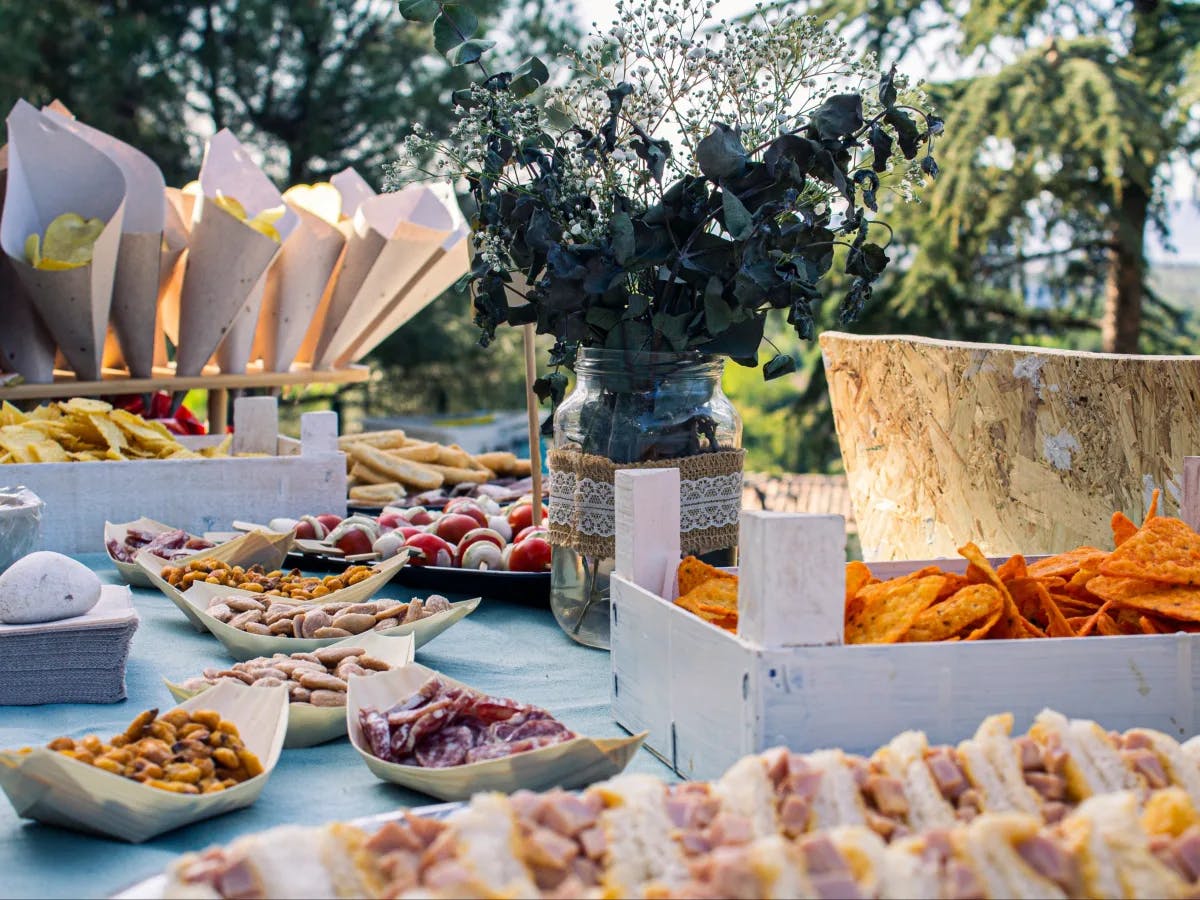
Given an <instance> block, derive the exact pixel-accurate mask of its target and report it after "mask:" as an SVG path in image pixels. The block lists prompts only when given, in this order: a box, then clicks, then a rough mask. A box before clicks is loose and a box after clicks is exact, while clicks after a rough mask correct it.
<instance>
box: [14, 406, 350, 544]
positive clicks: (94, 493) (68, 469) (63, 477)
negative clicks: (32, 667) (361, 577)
mask: <svg viewBox="0 0 1200 900" xmlns="http://www.w3.org/2000/svg"><path fill="white" fill-rule="evenodd" d="M300 427H301V438H300V440H299V441H296V440H294V439H291V438H287V437H282V436H280V435H279V418H278V409H277V405H276V401H275V399H274V398H273V397H244V398H241V399H239V400H238V401H236V403H235V405H234V440H233V449H234V451H235V452H246V453H269V454H271V455H270V456H267V457H252V458H244V459H237V458H232V457H230V458H223V459H163V460H129V461H126V462H121V461H116V460H111V461H105V462H72V463H30V464H15V465H7V466H0V485H3V486H15V485H25V486H26V487H28V488H29V489H30V490H32V491H33V492H34V493H35V494H37V495H38V496H39V497H40V498H41V499H42V501H43V502H44V503H45V504H46V506H45V509H43V510H42V536H41V540H40V542H39V547H40V549H43V550H56V551H58V552H59V553H66V554H70V555H77V554H81V553H101V552H103V551H104V523H105V521H106V520H107V521H110V522H130V521H133V520H134V519H138V518H140V517H142V516H147V517H149V518H151V519H157V520H158V521H160V522H166V523H167V524H169V525H173V526H175V527H177V528H182V529H184V530H186V531H190V532H192V533H193V534H203V533H204V532H206V531H228V530H229V529H230V528H231V526H232V524H233V520H234V519H243V520H250V521H261V522H265V521H267V520H268V519H270V518H272V517H274V516H291V517H299V516H302V515H309V514H312V515H315V514H319V513H322V512H335V513H340V514H344V513H345V510H346V458H345V455H344V454H342V453H340V452H339V451H338V449H337V429H338V420H337V414H336V413H332V412H316V413H306V414H305V415H303V416H302V417H301V426H300ZM180 440H181V443H183V444H185V445H186V446H188V447H190V448H192V449H199V448H200V447H203V446H208V445H212V444H215V443H219V442H220V440H221V437H220V436H219V435H211V436H204V437H195V438H189V437H185V438H181V439H180Z"/></svg>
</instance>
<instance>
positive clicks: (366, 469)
mask: <svg viewBox="0 0 1200 900" xmlns="http://www.w3.org/2000/svg"><path fill="white" fill-rule="evenodd" d="M350 477H351V478H353V479H354V480H355V481H356V482H357V483H359V484H389V483H391V482H393V481H395V479H394V478H392V477H391V476H388V475H384V474H383V473H382V472H379V471H377V470H375V469H372V468H371V467H370V466H368V465H364V464H363V463H361V462H356V463H355V464H354V468H353V469H351V470H350Z"/></svg>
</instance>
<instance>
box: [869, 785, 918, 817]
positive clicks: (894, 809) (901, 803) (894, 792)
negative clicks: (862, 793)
mask: <svg viewBox="0 0 1200 900" xmlns="http://www.w3.org/2000/svg"><path fill="white" fill-rule="evenodd" d="M866 790H867V791H868V792H869V793H870V794H871V797H872V799H873V800H874V801H875V808H876V809H878V810H879V812H880V813H882V814H883V815H885V816H900V817H907V816H908V797H906V796H905V794H904V785H903V784H901V783H900V780H899V779H897V778H892V777H891V776H889V775H872V776H870V778H868V779H867V787H866Z"/></svg>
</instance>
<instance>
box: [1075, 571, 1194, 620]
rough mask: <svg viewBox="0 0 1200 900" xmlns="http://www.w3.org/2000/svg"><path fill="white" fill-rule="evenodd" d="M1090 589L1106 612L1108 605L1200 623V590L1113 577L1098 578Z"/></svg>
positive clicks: (1137, 579) (1091, 584)
mask: <svg viewBox="0 0 1200 900" xmlns="http://www.w3.org/2000/svg"><path fill="white" fill-rule="evenodd" d="M1088 587H1089V588H1090V589H1091V591H1092V592H1093V593H1094V594H1095V595H1096V596H1097V597H1100V598H1102V599H1103V600H1104V606H1101V607H1100V609H1101V610H1102V611H1105V612H1107V609H1106V608H1107V607H1108V606H1110V605H1116V606H1123V607H1125V608H1126V609H1136V610H1138V611H1140V612H1148V613H1155V614H1156V615H1160V616H1163V617H1165V618H1168V619H1180V620H1182V621H1184V622H1200V588H1196V587H1191V586H1188V585H1173V584H1161V583H1159V582H1157V581H1147V580H1144V579H1141V578H1114V577H1112V576H1109V575H1098V576H1097V577H1095V578H1093V579H1092V580H1091V582H1089V585H1088Z"/></svg>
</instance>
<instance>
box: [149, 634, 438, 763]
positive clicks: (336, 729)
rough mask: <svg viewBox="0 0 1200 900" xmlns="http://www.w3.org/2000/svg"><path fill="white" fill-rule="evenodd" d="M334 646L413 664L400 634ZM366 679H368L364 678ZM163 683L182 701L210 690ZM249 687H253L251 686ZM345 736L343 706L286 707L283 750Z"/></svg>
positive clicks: (360, 637) (408, 638) (409, 641)
mask: <svg viewBox="0 0 1200 900" xmlns="http://www.w3.org/2000/svg"><path fill="white" fill-rule="evenodd" d="M331 646H334V647H359V648H361V649H363V650H365V651H366V652H367V654H369V655H370V656H373V657H375V658H376V659H381V660H383V661H384V662H385V663H387V664H388V665H390V666H391V667H392V668H394V669H398V668H400V667H401V666H406V665H408V664H409V663H411V662H412V661H413V655H414V653H415V652H416V644H415V643H414V641H413V638H412V635H411V634H401V635H395V636H392V637H388V636H386V635H382V634H379V633H378V632H374V631H371V632H368V633H366V634H357V635H355V636H354V637H348V638H343V639H342V640H340V641H338V642H337V643H336V644H333V645H331ZM368 677H369V676H368ZM163 680H164V681H166V684H167V690H169V691H170V692H171V696H172V697H174V698H175V699H176V700H178V701H180V702H182V701H184V700H190V699H191V698H192V697H195V696H198V695H199V694H202V693H204V692H205V691H209V690H212V688H211V687H204V688H200V689H199V690H195V691H193V690H188V689H187V688H185V687H183V686H182V685H179V684H174V683H172V682H170V681H167V680H166V679H165V678H164V679H163ZM251 686H252V687H253V685H251ZM345 736H346V708H345V707H344V706H313V705H312V704H311V703H290V704H288V727H287V737H286V738H284V741H283V746H284V748H294V747H314V746H316V745H317V744H324V743H325V742H326V741H333V740H337V739H338V738H341V737H345Z"/></svg>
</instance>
